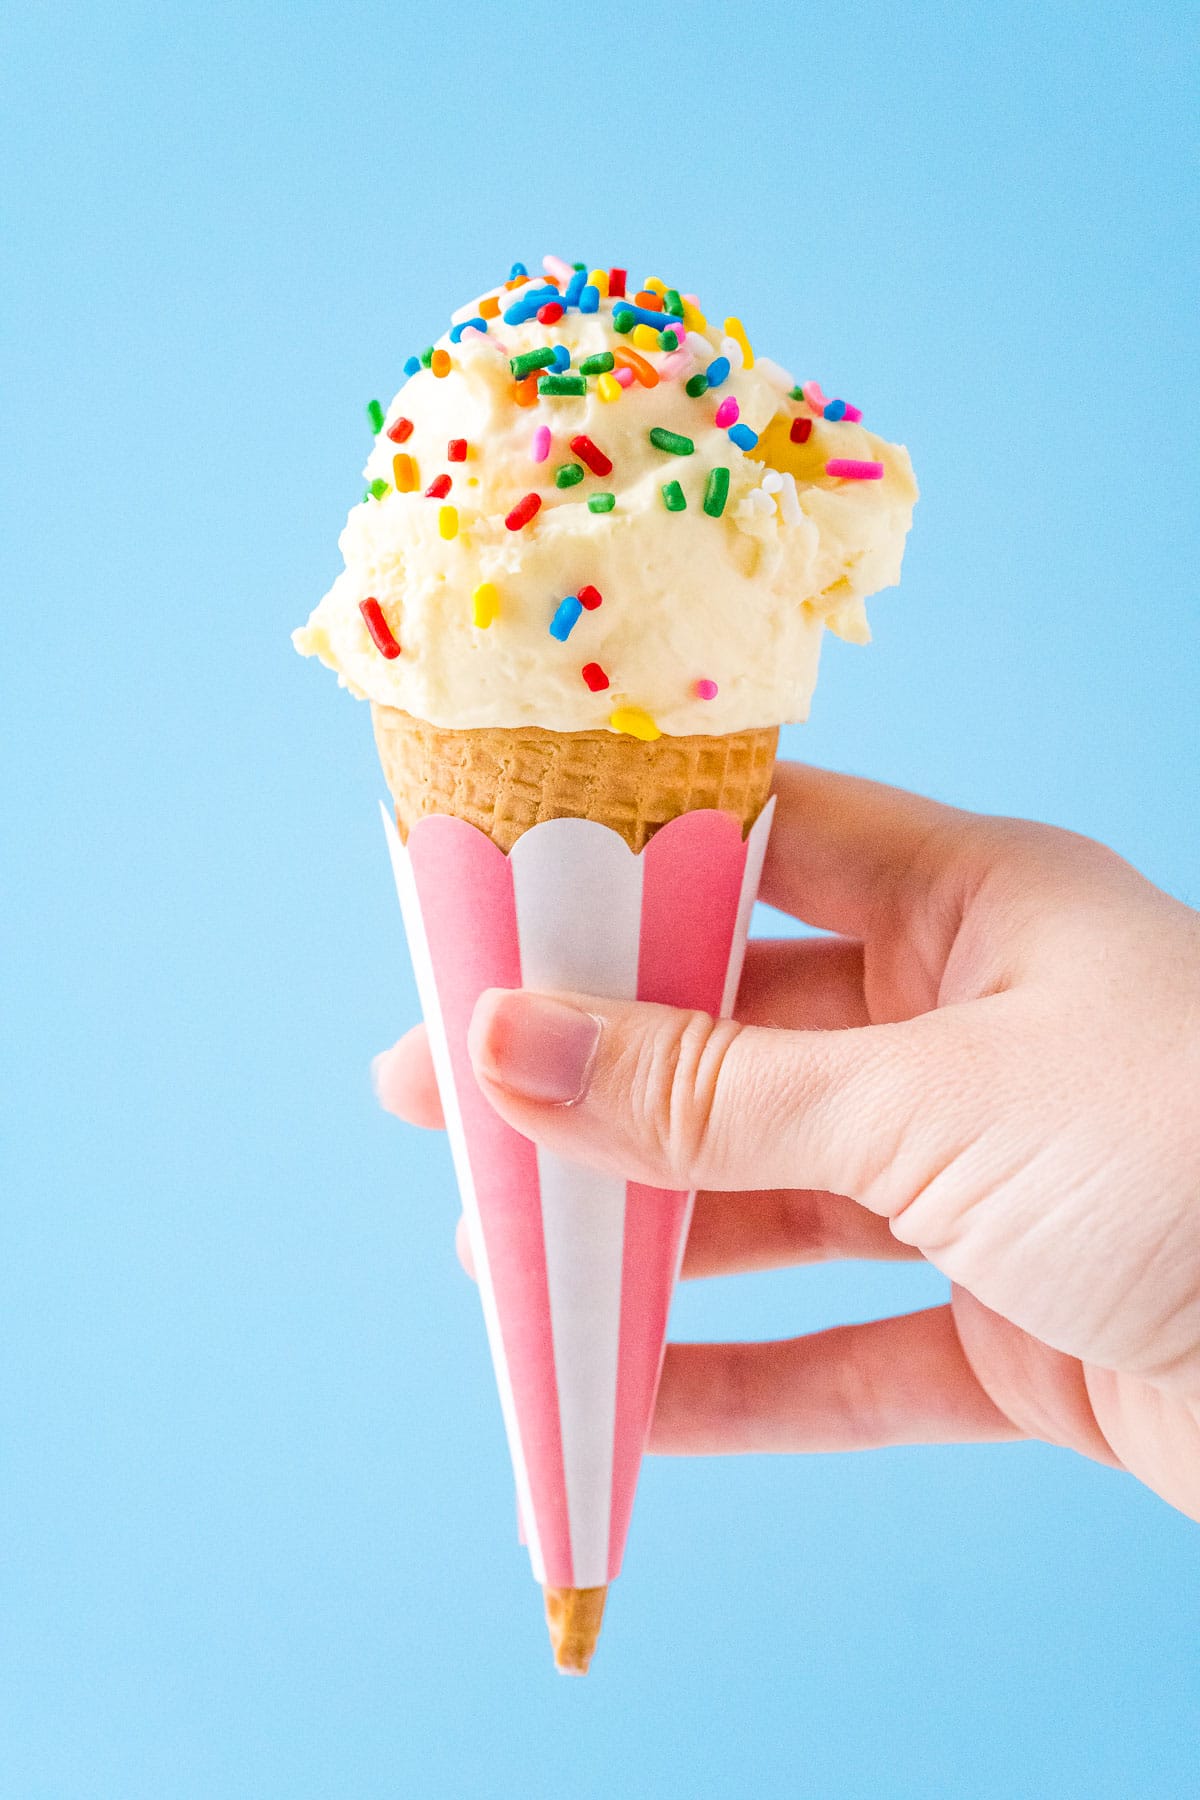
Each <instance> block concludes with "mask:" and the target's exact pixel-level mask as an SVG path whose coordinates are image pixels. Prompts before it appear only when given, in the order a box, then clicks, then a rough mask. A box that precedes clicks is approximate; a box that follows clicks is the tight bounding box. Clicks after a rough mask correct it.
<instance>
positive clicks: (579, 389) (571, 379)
mask: <svg viewBox="0 0 1200 1800" xmlns="http://www.w3.org/2000/svg"><path fill="white" fill-rule="evenodd" d="M538 393H539V394H586V393H587V382H586V381H585V380H584V379H583V376H582V375H543V376H542V379H541V380H540V381H539V382H538Z"/></svg>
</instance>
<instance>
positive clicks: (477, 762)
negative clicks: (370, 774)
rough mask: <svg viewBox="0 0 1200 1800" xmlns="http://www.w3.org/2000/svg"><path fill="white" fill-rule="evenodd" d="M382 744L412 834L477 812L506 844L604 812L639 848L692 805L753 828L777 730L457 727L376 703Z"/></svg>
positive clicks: (604, 821)
mask: <svg viewBox="0 0 1200 1800" xmlns="http://www.w3.org/2000/svg"><path fill="white" fill-rule="evenodd" d="M371 716H372V719H373V721H374V725H375V742H376V745H377V746H378V749H379V757H380V761H381V762H382V764H383V773H384V776H385V778H386V780H387V784H388V788H389V789H390V791H391V795H392V800H393V802H394V804H395V808H396V823H397V825H398V827H399V830H400V836H401V838H402V839H404V840H407V837H408V833H409V831H410V830H411V829H412V827H413V826H414V825H415V824H416V822H417V820H418V819H420V818H425V817H427V816H428V815H430V814H432V813H442V814H447V815H449V816H450V817H452V818H456V819H465V820H466V821H467V823H468V824H470V825H475V826H477V827H478V829H479V830H480V831H482V832H485V833H486V835H487V836H488V837H490V838H491V840H492V842H493V843H494V844H496V845H497V846H498V847H499V848H500V849H501V850H503V851H505V852H507V851H509V850H511V849H512V847H513V845H514V844H515V843H516V841H517V839H518V838H519V837H520V835H521V833H522V832H523V831H527V830H528V829H529V827H530V826H531V825H537V824H540V823H541V822H542V821H543V820H545V819H594V820H596V822H597V823H599V824H601V825H607V826H608V827H609V828H610V829H611V830H613V831H616V832H619V833H620V835H621V836H622V837H623V838H624V839H625V842H626V843H627V844H628V845H629V848H630V849H631V850H633V851H635V852H636V851H639V850H641V849H643V848H644V846H645V845H646V843H647V842H648V841H649V839H650V838H651V837H652V836H653V835H654V833H655V832H656V831H657V830H658V829H659V827H660V826H661V825H665V824H666V823H667V822H668V821H669V820H671V819H675V818H678V817H679V815H680V814H681V813H685V812H698V811H700V810H702V809H704V808H710V807H711V808H713V809H714V810H715V811H717V812H727V813H732V814H733V816H734V817H735V818H737V819H740V820H741V824H742V830H743V831H747V830H748V829H749V828H750V826H751V825H752V824H753V823H754V821H755V819H756V818H757V817H758V815H759V813H760V812H761V811H762V809H763V807H764V806H765V804H766V800H767V795H768V794H769V792H770V789H771V774H772V771H773V769H774V766H775V747H776V744H777V742H778V739H779V732H778V730H777V729H775V728H770V729H766V730H754V731H733V732H728V733H726V734H724V735H723V736H719V737H701V736H695V737H666V736H664V737H660V738H656V739H654V740H653V741H652V742H650V743H647V742H645V741H643V740H641V739H639V738H634V737H628V736H623V735H621V734H619V733H617V732H613V731H543V730H541V729H540V728H539V727H537V726H533V725H527V726H516V727H511V728H508V729H501V728H500V727H498V726H488V727H484V728H482V729H477V730H467V731H454V730H449V729H447V728H445V727H442V726H438V725H429V724H427V723H426V722H425V721H424V720H423V719H414V718H412V717H411V716H410V715H409V714H408V713H404V712H401V711H399V710H398V709H397V708H396V707H392V706H381V705H379V704H378V703H376V702H372V705H371Z"/></svg>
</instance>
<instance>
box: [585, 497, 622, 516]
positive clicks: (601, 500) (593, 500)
mask: <svg viewBox="0 0 1200 1800" xmlns="http://www.w3.org/2000/svg"><path fill="white" fill-rule="evenodd" d="M616 504H617V496H616V495H615V494H589V495H588V511H589V512H611V511H612V509H613V507H614V506H615V505H616Z"/></svg>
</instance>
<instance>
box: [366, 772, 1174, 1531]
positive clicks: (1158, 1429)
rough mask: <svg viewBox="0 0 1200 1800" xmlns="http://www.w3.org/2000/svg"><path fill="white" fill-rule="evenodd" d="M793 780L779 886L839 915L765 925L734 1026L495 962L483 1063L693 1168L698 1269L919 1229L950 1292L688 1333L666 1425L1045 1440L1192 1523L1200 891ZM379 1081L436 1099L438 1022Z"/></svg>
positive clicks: (916, 807) (712, 1270) (658, 1442)
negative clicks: (1188, 894) (1187, 902)
mask: <svg viewBox="0 0 1200 1800" xmlns="http://www.w3.org/2000/svg"><path fill="white" fill-rule="evenodd" d="M776 791H777V793H778V797H779V801H778V811H777V814H776V821H775V825H774V828H773V831H772V836H771V842H770V848H769V851H768V855H767V861H766V866H765V869H764V872H763V881H762V889H761V895H762V898H763V899H764V900H766V901H768V902H769V903H770V904H771V905H772V906H775V907H778V908H780V909H782V910H783V911H784V912H787V913H790V914H792V915H793V916H794V917H796V918H799V919H803V920H804V921H805V922H806V923H808V924H809V925H813V926H816V927H818V928H819V929H820V930H822V931H824V932H826V933H828V934H830V935H827V936H824V937H815V938H807V939H800V940H784V941H780V942H770V941H756V942H754V943H752V944H751V945H750V947H749V953H748V956H747V961H746V968H745V973H744V976H743V979H742V984H741V989H740V992H739V996H738V1003H737V1007H736V1013H735V1018H734V1019H733V1020H725V1021H717V1020H713V1019H712V1018H710V1017H709V1016H708V1015H707V1014H703V1013H689V1012H679V1011H675V1010H674V1009H671V1008H667V1007H660V1006H651V1005H646V1004H641V1003H625V1002H622V1003H617V1002H612V1001H607V1000H602V999H596V998H593V997H590V996H567V995H560V996H554V997H552V998H551V999H550V1000H548V1001H547V1000H546V999H545V998H544V997H541V996H537V995H532V994H524V993H510V992H507V991H503V990H492V991H491V992H489V993H486V994H484V995H483V996H482V997H481V999H480V1001H479V1004H478V1006H477V1008H476V1012H475V1018H474V1021H473V1024H472V1030H471V1052H472V1057H473V1060H474V1066H475V1070H476V1074H477V1077H478V1079H479V1081H480V1084H481V1086H482V1088H483V1090H484V1092H485V1093H486V1094H487V1096H488V1098H489V1100H490V1101H491V1103H492V1104H493V1106H495V1108H496V1110H497V1112H499V1113H500V1114H501V1116H502V1117H503V1118H505V1119H506V1120H507V1121H508V1122H509V1123H510V1124H511V1125H513V1126H515V1127H516V1129H517V1130H518V1131H521V1132H523V1133H524V1134H525V1135H526V1136H527V1137H530V1138H533V1139H534V1140H535V1141H537V1142H538V1143H542V1144H546V1145H548V1146H550V1147H552V1148H553V1149H554V1150H556V1151H558V1152H559V1153H560V1154H562V1155H565V1156H569V1157H572V1158H574V1159H576V1160H577V1161H580V1162H584V1163H590V1164H593V1165H595V1166H597V1167H600V1168H605V1169H610V1170H614V1171H617V1172H619V1173H621V1174H623V1175H625V1176H627V1177H629V1178H632V1179H636V1180H639V1181H643V1182H646V1183H649V1184H651V1185H655V1186H663V1187H668V1188H685V1189H686V1188H692V1187H695V1188H698V1189H699V1190H700V1192H699V1194H698V1197H697V1203H696V1212H695V1218H694V1222H693V1225H692V1229H691V1235H690V1238H689V1241H688V1247H687V1255H686V1258H685V1262H684V1268H683V1273H684V1275H685V1277H696V1276H707V1275H720V1274H730V1273H734V1272H737V1271H744V1270H748V1269H763V1268H771V1267H775V1266H778V1265H780V1264H784V1263H807V1262H818V1261H822V1260H824V1259H827V1258H833V1257H875V1258H888V1259H898V1258H915V1257H924V1258H926V1259H927V1260H928V1261H929V1262H931V1263H932V1264H934V1266H935V1267H936V1268H938V1269H940V1270H941V1271H942V1272H943V1274H945V1275H946V1276H948V1277H949V1279H950V1281H951V1282H952V1283H953V1288H952V1297H951V1300H950V1302H949V1304H948V1305H946V1306H940V1307H934V1308H932V1309H930V1310H928V1311H925V1312H919V1313H914V1314H910V1315H907V1316H904V1317H899V1318H891V1319H882V1320H878V1321H875V1322H873V1323H870V1324H865V1325H848V1326H843V1327H839V1328H838V1329H836V1330H833V1331H824V1332H818V1333H816V1334H813V1335H811V1336H807V1337H800V1338H795V1339H791V1340H788V1341H785V1342H779V1343H754V1344H675V1345H671V1346H669V1348H668V1351H667V1357H666V1362H665V1366H664V1369H663V1377H662V1384H661V1388H660V1391H659V1397H658V1406H657V1412H656V1415H655V1421H654V1428H653V1433H652V1438H651V1444H650V1447H651V1448H652V1449H653V1450H657V1451H660V1452H666V1453H669V1454H683V1455H688V1454H712V1453H730V1452H738V1451H805V1450H823V1451H824V1450H856V1449H870V1448H873V1447H876V1446H880V1445H885V1444H901V1443H949V1442H964V1441H983V1440H997V1439H1003V1438H1014V1439H1015V1438H1023V1437H1034V1438H1042V1439H1045V1440H1047V1441H1048V1442H1050V1443H1054V1444H1060V1445H1065V1446H1067V1447H1069V1448H1070V1449H1073V1450H1076V1451H1078V1452H1080V1453H1081V1454H1082V1455H1084V1456H1089V1457H1092V1458H1094V1459H1095V1460H1097V1461H1099V1462H1104V1463H1108V1464H1110V1465H1111V1466H1113V1467H1116V1468H1121V1469H1125V1470H1127V1471H1128V1472H1129V1473H1130V1474H1131V1475H1133V1476H1135V1477H1136V1478H1137V1479H1138V1480H1139V1481H1142V1482H1144V1483H1145V1484H1146V1486H1148V1487H1150V1488H1152V1489H1153V1490H1154V1492H1155V1493H1157V1494H1160V1495H1161V1496H1162V1497H1163V1498H1164V1499H1165V1500H1167V1501H1169V1502H1170V1503H1171V1504H1172V1505H1173V1506H1176V1507H1178V1508H1180V1509H1181V1510H1182V1511H1184V1512H1187V1513H1189V1514H1191V1516H1193V1517H1197V1518H1200V914H1197V913H1195V912H1193V911H1191V910H1190V909H1189V908H1188V907H1186V906H1184V905H1182V904H1181V903H1180V902H1179V901H1177V900H1174V899H1172V898H1170V897H1169V896H1168V895H1166V894H1164V893H1162V892H1160V890H1158V889H1157V888H1155V887H1153V886H1152V885H1151V884H1150V883H1149V882H1148V881H1146V880H1145V879H1144V878H1143V877H1142V876H1141V875H1139V874H1138V873H1137V872H1136V870H1134V869H1132V868H1131V867H1130V866H1129V864H1127V863H1125V862H1123V861H1122V860H1121V859H1120V858H1119V857H1118V856H1116V855H1115V854H1114V853H1113V852H1112V851H1110V850H1106V849H1105V848H1103V846H1101V845H1099V844H1096V843H1093V842H1092V841H1091V840H1089V839H1087V838H1082V837H1077V836H1075V835H1073V834H1071V833H1069V832H1065V831H1059V830H1055V829H1053V828H1051V827H1049V826H1043V825H1035V824H1029V823H1026V822H1024V821H1021V820H1014V819H995V818H987V817H983V816H979V815H975V814H971V813H966V812H959V811H956V810H954V809H951V808H948V807H943V806H939V805H937V804H935V803H934V802H933V801H930V800H926V799H922V798H920V797H919V796H916V795H912V794H906V793H902V792H899V791H898V790H895V789H891V788H886V787H880V786H878V785H876V784H874V783H871V782H865V781H858V780H855V779H852V778H851V777H848V776H843V775H834V774H829V773H825V772H822V771H818V770H815V769H809V768H805V767H802V766H799V765H795V764H784V765H781V766H780V768H779V770H778V772H777V782H776ZM376 1085H377V1088H378V1092H379V1095H380V1099H381V1101H382V1103H383V1105H384V1106H385V1107H387V1108H388V1109H389V1110H390V1111H392V1112H394V1113H396V1114H398V1115H399V1116H400V1117H401V1118H404V1119H407V1120H408V1121H409V1122H410V1123H413V1124H418V1125H426V1126H437V1125H440V1123H441V1109H440V1105H439V1102H438V1098H437V1091H436V1087H435V1085H434V1080H433V1074H432V1068H431V1065H430V1060H429V1052H428V1046H427V1043H426V1040H425V1035H424V1030H423V1028H422V1027H420V1026H418V1027H417V1028H416V1029H414V1030H413V1031H410V1032H409V1033H408V1034H407V1035H406V1036H405V1037H403V1038H401V1040H400V1041H399V1043H398V1044H396V1045H395V1046H394V1047H393V1048H392V1049H391V1050H390V1051H386V1052H385V1053H384V1054H383V1056H381V1057H379V1058H378V1059H377V1061H376ZM459 1236H460V1255H462V1254H463V1249H462V1232H461V1228H460V1234H459ZM464 1260H466V1259H465V1257H464Z"/></svg>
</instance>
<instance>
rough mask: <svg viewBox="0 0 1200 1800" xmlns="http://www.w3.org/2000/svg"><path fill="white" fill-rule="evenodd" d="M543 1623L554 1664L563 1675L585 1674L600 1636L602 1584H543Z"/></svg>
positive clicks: (602, 1608) (603, 1594) (602, 1607)
mask: <svg viewBox="0 0 1200 1800" xmlns="http://www.w3.org/2000/svg"><path fill="white" fill-rule="evenodd" d="M542 1592H543V1593H544V1594H545V1596H546V1624H547V1627H548V1628H549V1632H550V1642H551V1645H552V1646H553V1649H554V1661H555V1665H556V1667H557V1668H558V1669H560V1670H561V1672H562V1673H563V1674H564V1675H586V1674H587V1672H588V1667H589V1665H590V1663H591V1660H592V1655H593V1652H594V1651H595V1648H596V1641H597V1639H598V1638H599V1636H600V1621H601V1619H602V1618H603V1617H604V1602H605V1599H606V1598H607V1595H608V1589H607V1588H606V1587H594V1588H572V1587H565V1588H564V1587H547V1588H543V1590H542Z"/></svg>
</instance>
